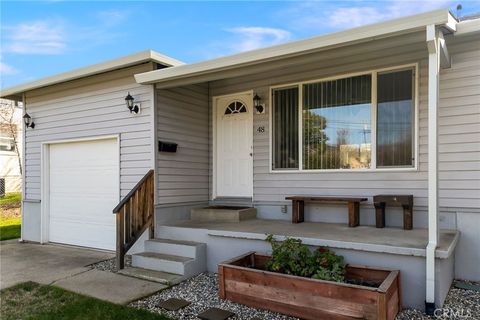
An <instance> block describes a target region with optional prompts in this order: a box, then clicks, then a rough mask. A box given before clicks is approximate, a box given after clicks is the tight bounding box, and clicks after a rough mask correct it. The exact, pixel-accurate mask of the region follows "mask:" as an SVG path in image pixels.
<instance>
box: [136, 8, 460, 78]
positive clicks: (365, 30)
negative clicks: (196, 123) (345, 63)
mask: <svg viewBox="0 0 480 320" xmlns="http://www.w3.org/2000/svg"><path fill="white" fill-rule="evenodd" d="M452 19H453V20H454V18H453V16H452V15H451V14H450V12H449V11H448V9H439V10H435V11H431V12H427V13H422V14H418V15H414V16H409V17H404V18H399V19H395V20H389V21H384V22H380V23H376V24H371V25H367V26H363V27H358V28H354V29H349V30H344V31H340V32H335V33H331V34H327V35H323V36H319V37H315V38H311V39H306V40H300V41H295V42H290V43H286V44H282V45H277V46H273V47H269V48H264V49H258V50H253V51H249V52H244V53H239V54H235V55H231V56H227V57H222V58H217V59H213V60H208V61H204V62H199V63H193V64H186V65H183V66H178V67H173V68H167V69H161V70H155V71H150V72H145V73H140V74H137V75H135V79H136V81H137V82H138V83H141V84H152V83H162V82H168V81H171V80H177V79H182V78H188V77H195V76H202V75H206V74H210V73H214V72H221V71H226V70H231V69H235V68H240V67H246V66H249V65H255V64H259V63H262V62H268V61H274V60H279V59H284V58H289V57H293V56H298V55H302V54H306V53H310V52H317V51H322V50H326V49H332V48H335V47H339V46H345V45H350V44H354V43H359V42H365V41H369V40H373V39H379V38H384V37H388V36H394V35H399V34H404V33H409V32H415V31H418V30H423V29H424V28H425V26H427V25H441V26H444V27H446V28H447V29H452V25H453V24H452ZM166 86H168V84H166Z"/></svg>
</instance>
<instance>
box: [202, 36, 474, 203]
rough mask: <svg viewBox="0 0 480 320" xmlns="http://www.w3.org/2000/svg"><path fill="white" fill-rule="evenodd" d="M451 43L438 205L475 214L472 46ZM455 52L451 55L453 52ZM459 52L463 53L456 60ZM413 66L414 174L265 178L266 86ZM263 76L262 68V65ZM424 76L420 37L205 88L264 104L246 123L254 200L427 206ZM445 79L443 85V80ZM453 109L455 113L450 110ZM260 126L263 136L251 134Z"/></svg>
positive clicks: (294, 62)
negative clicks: (383, 200)
mask: <svg viewBox="0 0 480 320" xmlns="http://www.w3.org/2000/svg"><path fill="white" fill-rule="evenodd" d="M468 41H469V42H465V43H460V41H457V42H458V43H455V44H453V42H452V41H450V42H452V44H451V46H450V47H454V48H452V50H451V51H452V55H453V61H454V64H453V66H452V69H450V70H442V76H441V79H442V82H441V88H442V92H441V93H440V99H441V103H440V107H441V110H440V118H439V125H440V127H439V134H440V146H439V149H440V164H439V167H440V205H441V206H442V207H454V208H458V207H464V208H480V200H479V194H478V193H479V183H478V181H479V178H480V171H479V169H480V168H479V161H478V159H479V151H480V146H479V143H478V141H479V136H478V133H479V127H480V121H479V118H478V116H479V108H478V101H479V98H478V97H479V96H478V94H479V92H480V90H479V86H478V85H479V80H478V73H479V72H480V68H478V65H479V61H480V59H479V58H478V57H479V54H478V47H479V41H478V39H476V40H475V42H474V45H472V41H473V40H472V39H468ZM457 47H458V48H457ZM462 52H463V53H462ZM410 63H418V64H419V74H418V80H419V81H418V89H419V90H418V91H419V94H418V95H419V99H418V100H419V101H418V117H419V123H418V128H419V132H418V140H419V141H418V152H419V159H418V170H417V171H411V170H410V171H403V172H394V171H390V172H386V171H383V172H380V171H378V172H335V173H331V172H330V173H312V172H304V173H298V172H297V173H270V172H269V167H270V163H269V132H268V129H269V113H270V106H269V89H270V86H272V85H281V84H288V83H292V82H297V81H305V80H312V79H319V78H324V77H330V76H336V75H341V74H346V73H352V72H359V71H368V70H372V69H377V68H388V67H394V66H399V65H403V64H410ZM472 67H476V69H475V70H476V72H472V70H471V68H472ZM264 68H265V69H268V66H264ZM427 76H428V60H427V50H426V44H425V36H424V33H423V32H422V33H418V34H411V35H407V36H401V37H396V38H391V39H387V40H385V39H384V40H377V41H374V42H371V43H369V44H365V45H358V46H355V47H347V48H343V49H337V50H335V51H334V52H331V51H330V52H329V51H327V52H323V53H318V54H312V55H309V56H306V57H302V58H296V60H292V61H288V62H285V65H283V66H282V65H279V64H278V62H276V68H273V69H272V70H270V71H269V72H262V73H254V74H250V75H248V76H239V77H233V78H229V79H225V80H219V81H214V82H212V83H211V84H210V92H211V95H212V96H216V95H223V94H230V93H235V92H241V91H245V90H252V89H253V90H255V91H256V92H258V94H259V95H260V96H261V97H262V98H263V100H264V102H265V103H266V105H267V112H266V114H264V115H255V116H254V128H253V130H254V201H255V202H256V203H257V204H260V203H265V204H269V203H272V204H273V203H278V202H279V201H284V199H285V196H287V195H292V194H319V195H343V196H370V197H371V196H373V195H375V194H379V193H402V194H404V193H406V194H413V195H414V196H415V205H416V206H421V207H425V206H426V205H427V170H428V164H427V117H428V113H427V108H428V105H427V103H428V101H427V96H428V95H427V87H428V82H427ZM448 79H450V80H448ZM456 108H458V110H455V109H456ZM260 126H263V127H265V129H266V131H265V133H258V132H257V131H256V129H257V128H258V127H260Z"/></svg>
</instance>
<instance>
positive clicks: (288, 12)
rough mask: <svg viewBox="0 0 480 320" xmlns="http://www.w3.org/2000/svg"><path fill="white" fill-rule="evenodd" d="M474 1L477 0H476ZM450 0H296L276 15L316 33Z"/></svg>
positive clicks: (447, 4)
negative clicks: (340, 0) (301, 1)
mask: <svg viewBox="0 0 480 320" xmlns="http://www.w3.org/2000/svg"><path fill="white" fill-rule="evenodd" d="M475 2H477V1H476V0H475ZM456 4H457V2H455V1H452V0H422V1H413V0H391V1H353V0H352V1H345V2H331V3H328V2H324V1H313V2H303V3H298V4H297V3H296V4H295V6H290V7H289V8H287V9H285V10H283V11H279V12H278V13H277V16H278V18H279V19H288V21H289V25H290V27H291V28H292V29H294V30H313V31H315V32H316V33H321V32H325V31H332V30H339V29H348V28H352V27H358V26H362V25H366V24H371V23H375V22H379V21H383V20H388V19H395V18H398V17H402V16H408V15H414V14H418V13H422V12H425V11H430V10H435V9H439V8H445V7H451V8H454V7H455V6H456Z"/></svg>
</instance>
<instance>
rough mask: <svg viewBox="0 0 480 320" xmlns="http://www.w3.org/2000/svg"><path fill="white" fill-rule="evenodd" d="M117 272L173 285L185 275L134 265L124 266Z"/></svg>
mask: <svg viewBox="0 0 480 320" xmlns="http://www.w3.org/2000/svg"><path fill="white" fill-rule="evenodd" d="M118 273H120V274H123V275H126V276H129V277H134V278H138V279H143V280H148V281H154V282H158V283H162V284H165V285H167V286H172V285H175V284H177V283H180V282H182V281H183V280H184V279H185V277H184V276H183V275H181V274H175V273H168V272H162V271H156V270H148V269H143V268H135V267H126V268H125V269H122V270H120V271H118Z"/></svg>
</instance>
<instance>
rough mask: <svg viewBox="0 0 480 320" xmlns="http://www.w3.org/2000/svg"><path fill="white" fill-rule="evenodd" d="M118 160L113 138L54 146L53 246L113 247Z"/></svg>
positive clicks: (51, 147)
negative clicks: (113, 211) (55, 244)
mask: <svg viewBox="0 0 480 320" xmlns="http://www.w3.org/2000/svg"><path fill="white" fill-rule="evenodd" d="M118 162H119V159H118V147H117V141H116V140H115V139H108V140H94V141H83V142H72V143H60V144H52V145H50V195H49V197H50V198H49V200H50V202H49V206H50V215H49V220H50V221H49V235H50V239H49V240H50V241H51V242H57V243H65V244H72V245H77V246H85V247H91V248H100V249H110V250H114V249H115V215H114V214H113V213H112V209H113V208H114V207H115V205H117V203H118V201H119V169H118V166H119V164H118Z"/></svg>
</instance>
